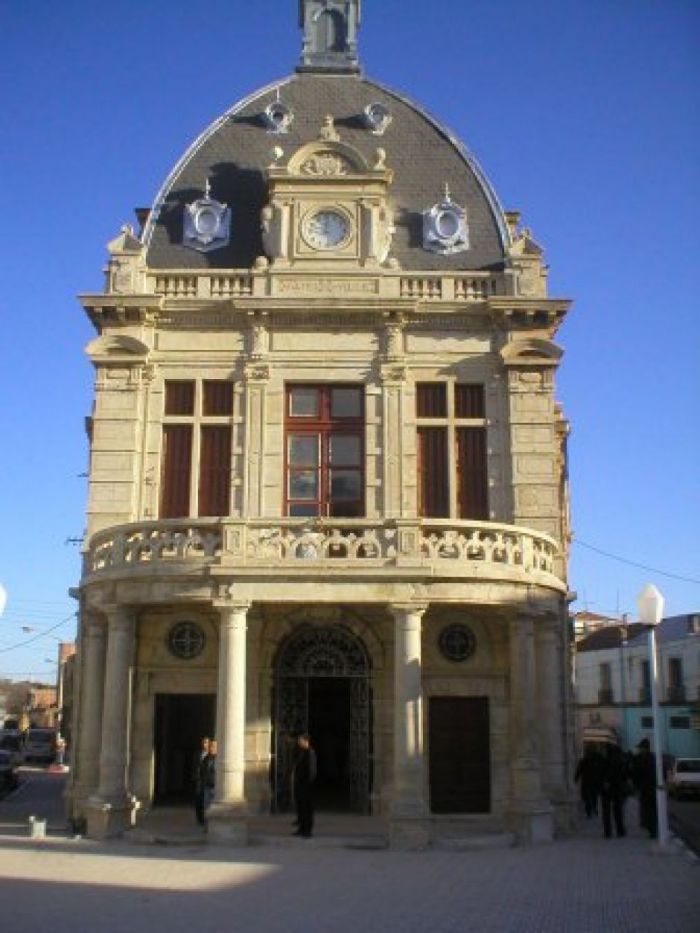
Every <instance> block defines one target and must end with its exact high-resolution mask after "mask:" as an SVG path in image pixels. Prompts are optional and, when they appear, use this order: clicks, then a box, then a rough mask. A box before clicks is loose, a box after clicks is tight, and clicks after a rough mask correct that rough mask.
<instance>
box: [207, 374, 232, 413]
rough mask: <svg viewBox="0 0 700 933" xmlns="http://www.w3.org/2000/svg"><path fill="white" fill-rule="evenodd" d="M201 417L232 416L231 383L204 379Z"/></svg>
mask: <svg viewBox="0 0 700 933" xmlns="http://www.w3.org/2000/svg"><path fill="white" fill-rule="evenodd" d="M202 388H203V401H202V414H203V415H232V414H233V383H232V382H229V381H227V380H220V379H205V381H204V383H203V386H202Z"/></svg>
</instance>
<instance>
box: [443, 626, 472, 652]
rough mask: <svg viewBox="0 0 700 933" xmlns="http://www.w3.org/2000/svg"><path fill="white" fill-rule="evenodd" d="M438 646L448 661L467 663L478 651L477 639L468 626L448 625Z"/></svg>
mask: <svg viewBox="0 0 700 933" xmlns="http://www.w3.org/2000/svg"><path fill="white" fill-rule="evenodd" d="M438 645H439V646H440V651H441V652H442V654H443V657H445V658H447V660H448V661H466V660H467V658H470V657H471V656H472V655H473V654H474V652H475V651H476V637H475V635H474V632H472V630H471V629H470V628H469V626H468V625H459V624H454V625H447V626H445V628H444V629H443V630H442V631H441V632H440V637H439V639H438Z"/></svg>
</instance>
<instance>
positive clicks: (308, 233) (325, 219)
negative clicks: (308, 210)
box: [302, 210, 350, 249]
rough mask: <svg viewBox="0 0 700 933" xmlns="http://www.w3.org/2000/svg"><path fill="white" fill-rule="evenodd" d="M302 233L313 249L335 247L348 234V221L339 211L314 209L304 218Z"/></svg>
mask: <svg viewBox="0 0 700 933" xmlns="http://www.w3.org/2000/svg"><path fill="white" fill-rule="evenodd" d="M302 233H303V236H304V239H305V240H306V242H307V243H308V244H309V246H312V247H313V248H314V249H335V248H336V247H337V246H340V244H341V243H343V242H344V241H345V240H347V238H348V237H349V236H350V221H349V220H348V218H347V217H346V216H345V215H344V214H341V213H340V212H339V211H332V210H320V211H314V213H312V214H310V215H307V217H306V218H305V220H304V225H303V229H302Z"/></svg>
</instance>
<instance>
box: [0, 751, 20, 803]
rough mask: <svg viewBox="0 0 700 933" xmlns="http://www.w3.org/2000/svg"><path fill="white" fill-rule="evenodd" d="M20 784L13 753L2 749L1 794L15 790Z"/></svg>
mask: <svg viewBox="0 0 700 933" xmlns="http://www.w3.org/2000/svg"><path fill="white" fill-rule="evenodd" d="M18 783H19V778H18V777H17V766H16V764H15V762H14V760H13V756H12V752H8V751H7V750H6V749H4V748H1V749H0V793H4V792H7V791H10V790H14V789H15V787H17V784H18Z"/></svg>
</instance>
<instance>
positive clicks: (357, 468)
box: [283, 383, 365, 518]
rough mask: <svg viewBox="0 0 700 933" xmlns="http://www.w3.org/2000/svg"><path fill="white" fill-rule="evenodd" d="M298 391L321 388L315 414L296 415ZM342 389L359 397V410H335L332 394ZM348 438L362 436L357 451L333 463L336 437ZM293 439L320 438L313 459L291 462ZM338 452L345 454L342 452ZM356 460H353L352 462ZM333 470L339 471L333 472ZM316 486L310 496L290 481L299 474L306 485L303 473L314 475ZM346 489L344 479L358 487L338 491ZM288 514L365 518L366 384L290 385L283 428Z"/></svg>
mask: <svg viewBox="0 0 700 933" xmlns="http://www.w3.org/2000/svg"><path fill="white" fill-rule="evenodd" d="M296 390H305V391H308V392H315V393H316V401H317V404H316V411H315V413H314V414H308V415H294V414H292V399H293V394H294V392H295V391H296ZM337 390H352V391H354V392H357V396H358V402H359V404H358V414H357V415H354V414H353V415H348V416H343V415H338V414H337V413H334V412H333V410H332V409H333V397H334V396H333V393H334V392H335V391H337ZM342 437H347V438H356V439H357V450H358V453H357V456H356V457H354V458H351V459H350V460H348V461H346V462H343V460H342V459H340V460H337V459H336V461H335V462H333V456H334V454H333V449H332V448H333V440H334V439H338V438H342ZM292 438H299V439H305V438H306V439H310V438H316V439H317V441H318V443H317V446H316V457H315V459H314V460H309V461H307V462H304V461H303V460H300V461H299V462H297V463H296V464H292V463H290V441H291V439H292ZM336 456H340V454H337V455H336ZM353 461H354V462H353ZM334 472H335V473H336V476H334ZM312 473H315V478H314V482H313V483H312V486H313V487H314V490H312V491H311V492H310V494H309V495H308V496H295V495H293V494H290V493H291V492H292V489H291V486H292V481H293V478H294V476H295V474H296V475H297V477H298V480H299V483H300V486H303V474H305V475H306V479H307V480H311V479H312V477H311V474H312ZM334 481H335V482H337V484H338V485H337V487H336V490H338V491H340V490H342V486H343V482H349V483H350V485H351V486H353V487H354V488H356V489H357V495H356V496H347V495H345V496H341V495H334V490H333V483H334ZM283 504H284V514H285V515H289V516H292V517H294V516H298V517H302V516H308V517H310V518H313V517H321V516H323V517H325V516H332V517H335V518H360V517H362V516H364V514H365V401H364V391H363V386H362V384H358V383H288V384H287V385H286V386H285V431H284V490H283Z"/></svg>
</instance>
